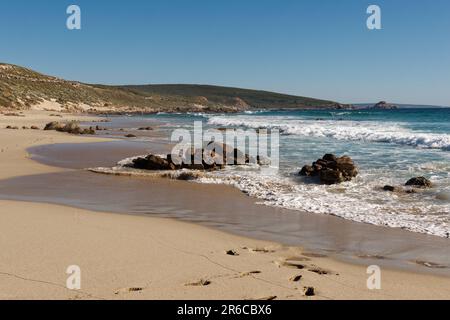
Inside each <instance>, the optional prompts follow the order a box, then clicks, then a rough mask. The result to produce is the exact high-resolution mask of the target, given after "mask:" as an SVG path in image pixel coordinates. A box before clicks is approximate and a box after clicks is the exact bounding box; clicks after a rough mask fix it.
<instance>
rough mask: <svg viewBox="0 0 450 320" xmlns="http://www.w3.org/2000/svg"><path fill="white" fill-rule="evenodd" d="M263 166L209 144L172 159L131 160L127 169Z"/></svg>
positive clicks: (260, 161)
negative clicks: (252, 164)
mask: <svg viewBox="0 0 450 320" xmlns="http://www.w3.org/2000/svg"><path fill="white" fill-rule="evenodd" d="M251 163H254V164H265V161H263V159H262V158H260V157H259V156H257V157H256V158H253V157H251V156H249V155H248V154H245V153H243V152H242V151H240V150H239V149H237V148H232V147H230V146H228V145H226V144H221V143H215V142H209V143H208V144H206V146H205V147H204V148H202V149H194V148H191V149H190V150H187V151H186V152H185V154H184V155H182V156H180V157H176V158H174V157H173V156H172V154H168V155H167V156H166V157H163V156H159V155H154V154H150V155H147V156H145V157H138V158H135V159H133V160H132V162H131V163H130V164H128V165H127V166H128V167H132V168H135V169H143V170H180V169H190V170H210V171H212V170H219V169H223V168H224V167H225V166H226V165H244V164H251Z"/></svg>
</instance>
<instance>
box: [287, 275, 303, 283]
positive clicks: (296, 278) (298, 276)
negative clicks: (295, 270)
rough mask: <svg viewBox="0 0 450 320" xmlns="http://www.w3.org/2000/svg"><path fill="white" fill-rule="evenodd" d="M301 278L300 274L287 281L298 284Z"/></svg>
mask: <svg viewBox="0 0 450 320" xmlns="http://www.w3.org/2000/svg"><path fill="white" fill-rule="evenodd" d="M302 277H303V276H302V275H301V274H298V275H295V276H293V277H291V278H290V279H289V281H293V282H299V281H300V279H301V278H302Z"/></svg>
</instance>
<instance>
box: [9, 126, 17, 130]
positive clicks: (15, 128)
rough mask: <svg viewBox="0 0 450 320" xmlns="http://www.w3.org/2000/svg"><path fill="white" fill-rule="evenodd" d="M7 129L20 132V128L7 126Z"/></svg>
mask: <svg viewBox="0 0 450 320" xmlns="http://www.w3.org/2000/svg"><path fill="white" fill-rule="evenodd" d="M6 129H11V130H18V129H19V127H17V126H6Z"/></svg>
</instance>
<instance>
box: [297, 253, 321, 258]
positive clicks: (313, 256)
mask: <svg viewBox="0 0 450 320" xmlns="http://www.w3.org/2000/svg"><path fill="white" fill-rule="evenodd" d="M302 255H304V256H305V257H310V258H326V257H327V255H326V254H322V253H314V252H304V253H302Z"/></svg>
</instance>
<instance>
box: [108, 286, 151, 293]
mask: <svg viewBox="0 0 450 320" xmlns="http://www.w3.org/2000/svg"><path fill="white" fill-rule="evenodd" d="M144 289H145V288H143V287H130V288H122V289H119V290H117V291H116V292H114V294H123V293H131V292H140V291H143V290H144Z"/></svg>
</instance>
